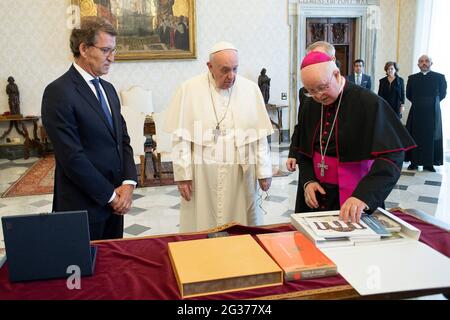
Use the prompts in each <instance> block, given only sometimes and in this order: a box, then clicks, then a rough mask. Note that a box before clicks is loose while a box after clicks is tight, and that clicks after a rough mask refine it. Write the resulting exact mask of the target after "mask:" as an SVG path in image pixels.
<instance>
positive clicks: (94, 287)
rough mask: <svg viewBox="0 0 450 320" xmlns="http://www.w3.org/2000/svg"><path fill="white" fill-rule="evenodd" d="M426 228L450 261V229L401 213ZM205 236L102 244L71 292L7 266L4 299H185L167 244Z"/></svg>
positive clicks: (338, 282) (253, 293)
mask: <svg viewBox="0 0 450 320" xmlns="http://www.w3.org/2000/svg"><path fill="white" fill-rule="evenodd" d="M396 214H397V215H398V216H399V217H400V218H402V219H403V220H405V221H407V222H409V223H411V224H412V225H414V226H416V227H417V228H419V229H421V230H422V236H421V239H420V240H421V241H423V242H424V243H426V244H428V245H429V246H431V247H433V248H434V249H436V250H438V251H440V252H442V253H444V254H445V255H447V256H449V257H450V234H449V232H447V231H446V230H443V229H440V228H438V227H435V226H433V225H431V224H428V223H426V222H423V221H421V220H418V219H416V218H414V217H412V216H410V215H407V214H403V213H401V212H396ZM289 230H294V229H293V228H292V227H291V226H290V225H289V224H286V225H282V226H278V227H276V228H273V229H266V228H252V227H244V226H239V225H235V226H232V227H230V228H228V229H227V231H228V232H229V233H231V234H258V233H268V232H279V231H289ZM205 237H206V233H205V234H195V235H176V236H165V237H158V238H146V239H130V240H122V241H107V242H103V243H98V244H96V245H97V246H98V253H97V261H96V268H95V273H94V276H92V277H83V278H81V289H79V290H77V289H74V290H69V289H68V288H67V285H66V279H60V280H47V281H33V282H26V283H11V282H10V281H9V280H8V263H7V262H6V263H5V265H4V266H3V267H2V268H1V269H0V299H89V300H91V299H180V294H179V291H178V287H177V284H176V280H175V276H174V274H173V272H172V268H171V264H170V260H169V257H168V252H167V243H169V242H173V241H180V240H193V239H201V238H205ZM342 285H348V283H347V282H346V281H345V280H344V279H343V278H342V277H341V276H339V275H338V276H334V277H327V278H319V279H311V280H301V281H292V282H286V283H285V284H284V285H280V286H275V287H267V288H259V289H253V290H245V291H236V292H232V293H226V294H216V295H209V296H206V297H199V298H198V299H233V300H234V299H255V298H258V297H266V296H272V295H282V294H288V293H295V292H299V291H304V290H312V289H322V288H331V287H335V286H342Z"/></svg>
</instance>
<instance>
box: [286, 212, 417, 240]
mask: <svg viewBox="0 0 450 320" xmlns="http://www.w3.org/2000/svg"><path fill="white" fill-rule="evenodd" d="M381 221H383V222H384V223H382V222H381ZM291 224H292V225H293V226H294V227H295V228H296V229H297V230H299V231H301V232H303V233H304V234H305V235H306V236H307V237H308V238H309V239H311V240H312V241H313V242H314V243H315V245H316V246H317V247H320V248H327V247H340V246H353V245H360V244H370V243H376V242H379V241H394V240H395V241H398V240H401V239H404V238H413V239H415V240H418V239H419V237H420V230H418V229H417V228H415V227H414V226H412V225H410V224H409V223H407V222H405V221H403V220H401V219H399V218H397V217H396V216H394V215H393V214H391V213H390V212H388V211H386V210H384V209H382V208H378V209H377V210H376V211H375V212H374V213H373V214H372V215H370V216H364V215H363V217H362V218H361V220H360V222H359V223H351V222H348V223H344V222H343V221H342V220H339V211H323V212H311V213H299V214H292V215H291ZM386 227H388V228H389V229H390V230H392V231H389V230H388V229H387V228H386Z"/></svg>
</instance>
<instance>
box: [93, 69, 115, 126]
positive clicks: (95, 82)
mask: <svg viewBox="0 0 450 320" xmlns="http://www.w3.org/2000/svg"><path fill="white" fill-rule="evenodd" d="M91 82H92V84H93V85H94V87H95V90H96V91H97V97H98V101H100V104H101V105H102V109H103V112H104V113H105V116H106V119H108V123H109V125H110V126H111V129H112V128H113V122H112V116H111V112H110V111H109V108H108V105H107V104H106V100H105V96H104V95H103V93H102V90H100V82H99V80H98V78H95V79H92V80H91Z"/></svg>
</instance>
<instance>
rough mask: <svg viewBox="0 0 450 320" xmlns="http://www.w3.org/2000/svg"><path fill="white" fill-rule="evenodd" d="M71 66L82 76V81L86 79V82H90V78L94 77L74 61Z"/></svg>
mask: <svg viewBox="0 0 450 320" xmlns="http://www.w3.org/2000/svg"><path fill="white" fill-rule="evenodd" d="M73 66H74V67H75V69H77V71H78V72H79V73H80V75H81V76H82V77H83V79H84V81H86V82H87V83H91V80H94V79H96V78H95V77H93V76H92V75H91V74H90V73H88V72H87V71H86V70H84V69H83V68H82V67H80V66H79V65H78V64H77V63H76V62H74V63H73Z"/></svg>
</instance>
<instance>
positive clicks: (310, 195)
mask: <svg viewBox="0 0 450 320" xmlns="http://www.w3.org/2000/svg"><path fill="white" fill-rule="evenodd" d="M316 191H319V192H320V193H321V194H326V192H325V190H324V189H323V188H322V186H321V185H320V184H319V183H318V182H310V183H308V184H307V185H306V188H305V203H306V205H307V206H308V207H310V208H311V209H317V208H318V207H319V202H318V201H317V198H316Z"/></svg>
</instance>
